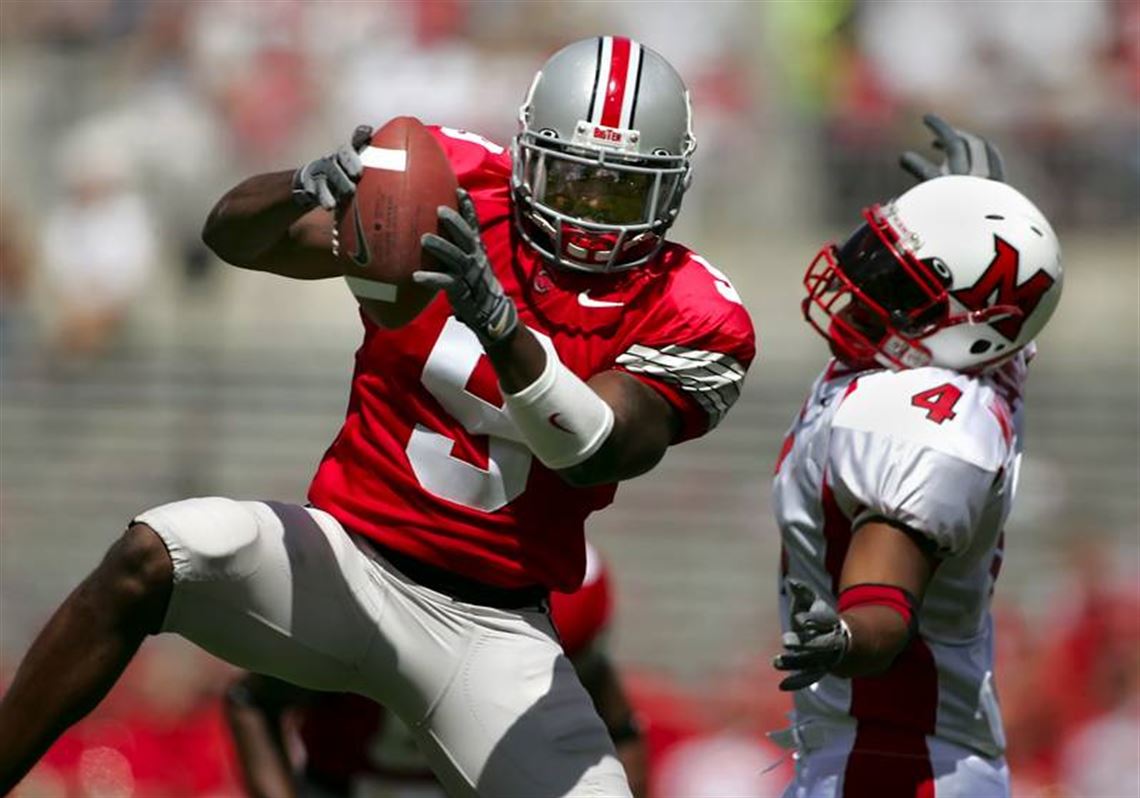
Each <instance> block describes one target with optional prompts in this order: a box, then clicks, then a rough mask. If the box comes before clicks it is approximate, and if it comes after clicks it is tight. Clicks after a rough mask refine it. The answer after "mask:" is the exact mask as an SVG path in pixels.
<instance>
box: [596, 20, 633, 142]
mask: <svg viewBox="0 0 1140 798" xmlns="http://www.w3.org/2000/svg"><path fill="white" fill-rule="evenodd" d="M629 53H630V44H629V39H626V38H625V37H622V36H615V37H614V44H613V52H612V53H611V55H610V76H609V79H608V80H607V82H606V102H605V104H604V105H603V106H602V124H603V125H605V126H606V127H621V105H622V101H623V100H625V89H626V86H625V76H626V73H628V72H629Z"/></svg>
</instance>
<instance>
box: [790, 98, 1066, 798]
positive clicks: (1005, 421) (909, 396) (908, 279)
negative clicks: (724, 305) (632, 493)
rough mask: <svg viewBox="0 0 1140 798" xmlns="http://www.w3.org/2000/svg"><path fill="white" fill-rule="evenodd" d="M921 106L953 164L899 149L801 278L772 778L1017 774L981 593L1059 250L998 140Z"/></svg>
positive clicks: (973, 792)
mask: <svg viewBox="0 0 1140 798" xmlns="http://www.w3.org/2000/svg"><path fill="white" fill-rule="evenodd" d="M927 124H928V125H930V126H931V127H932V128H933V129H934V130H935V132H936V134H937V135H938V139H939V143H940V144H941V145H942V146H941V149H943V150H944V151H945V153H946V155H947V158H946V161H945V163H944V164H943V165H942V166H941V167H935V166H934V165H933V164H931V163H929V162H925V161H924V160H922V159H919V158H917V157H916V156H914V155H908V156H905V157H904V165H905V166H907V168H908V169H909V170H910V171H912V172H914V173H915V174H916V175H917V176H919V178H920V179H922V180H923V182H921V183H920V184H919V185H917V186H915V187H913V188H911V189H910V190H909V191H906V192H905V193H903V194H901V195H900V196H899V197H897V198H895V199H894V200H892V201H891V202H889V203H885V204H883V205H874V206H872V207H870V208H868V209H866V210H865V211H864V212H863V219H864V223H863V224H862V225H861V226H860V227H858V228H857V229H856V230H855V231H854V232H853V233H852V234H851V236H850V237H849V238H848V239H847V241H846V242H844V243H843V244H841V245H839V246H835V245H827V246H825V247H824V248H823V249H822V250H821V251H820V253H819V254H818V255H817V256H816V258H815V260H814V261H813V262H812V264H811V266H809V268H808V271H807V274H806V276H805V278H804V283H805V286H806V287H807V289H808V295H807V298H806V299H805V300H804V302H803V308H804V315H805V317H806V318H807V320H808V321H809V322H811V323H812V325H813V326H814V327H816V329H817V330H818V331H819V332H820V333H822V334H823V335H824V336H825V337H826V338H827V339H828V341H829V343H830V345H831V350H832V353H833V355H834V356H835V357H834V358H833V359H832V360H831V361H830V363H829V364H828V365H827V367H826V368H825V369H824V371H823V373H822V374H821V375H820V376H819V378H818V379H817V380H816V382H815V384H814V385H813V386H812V389H811V393H810V395H809V397H808V399H807V401H806V402H805V403H804V406H803V408H802V410H801V411H800V413H799V416H798V418H797V419H796V421H795V423H794V424H793V426H792V429H791V430H790V432H789V434H788V437H787V439H786V440H785V443H784V447H783V451H782V453H781V456H780V459H779V462H778V465H777V468H776V477H775V480H774V488H773V497H774V507H775V510H776V517H777V522H778V524H779V527H780V531H781V539H782V543H783V546H782V548H783V557H782V561H783V567H782V569H781V570H782V577H783V578H782V589H781V598H780V604H781V610H782V615H783V620H784V635H783V644H784V651H783V652H782V653H781V654H779V655H778V656H777V657H776V660H775V666H776V668H778V669H780V670H782V671H788V672H789V675H788V676H786V678H784V680H783V681H782V682H781V683H780V687H781V689H784V690H791V691H795V713H794V716H793V717H794V725H793V726H792V727H791V728H790V729H789V730H787V731H786V732H785V733H784V734H783V738H784V741H785V742H786V743H787V744H788V745H791V746H794V747H795V748H796V749H797V756H796V774H795V778H794V780H793V782H792V784H791V785H790V786H789V787H788V789H787V790H786V791H785V793H784V795H785V797H786V798H831V797H834V798H840V797H841V796H844V797H846V798H867V797H868V796H875V798H879V797H880V796H881V798H939V796H959V795H969V796H978V798H1002V797H1008V796H1009V794H1010V786H1009V769H1008V768H1007V766H1006V763H1005V758H1004V756H1003V752H1004V749H1005V736H1004V733H1003V731H1002V720H1001V711H1000V707H999V705H998V701H997V696H996V694H995V692H994V686H993V680H994V673H993V667H994V663H993V650H994V645H993V622H992V620H991V617H990V610H989V607H990V599H991V596H992V594H993V590H994V585H995V583H996V580H997V576H998V572H999V570H1000V568H1001V561H1002V550H1003V540H1004V533H1003V526H1004V524H1005V521H1006V519H1007V517H1008V516H1009V512H1010V509H1011V508H1012V505H1013V501H1014V494H1015V491H1016V487H1017V475H1018V471H1019V468H1020V462H1021V449H1022V434H1021V428H1022V425H1021V416H1022V410H1023V402H1022V396H1021V387H1022V382H1023V380H1024V378H1025V376H1026V368H1027V364H1028V361H1029V359H1030V357H1031V356H1032V353H1033V348H1034V344H1033V341H1034V338H1035V337H1036V336H1037V334H1038V333H1040V332H1041V330H1042V329H1043V328H1044V326H1045V324H1046V323H1047V322H1048V320H1049V317H1050V316H1051V315H1052V313H1053V310H1054V308H1055V307H1056V305H1057V302H1058V301H1059V299H1060V296H1061V282H1062V281H1061V254H1060V248H1059V244H1058V242H1057V238H1056V235H1055V234H1054V233H1053V229H1052V228H1051V227H1050V225H1049V222H1048V221H1047V220H1046V218H1045V217H1044V216H1043V215H1042V213H1041V212H1040V211H1039V210H1038V209H1037V208H1036V207H1035V206H1034V205H1033V204H1032V203H1031V202H1030V201H1029V200H1028V199H1026V198H1025V197H1024V196H1023V195H1022V194H1021V193H1019V192H1018V191H1016V190H1015V189H1013V188H1011V187H1010V186H1008V185H1006V184H1004V183H1002V182H1000V181H1001V178H1002V176H1003V173H1002V169H1001V159H1000V157H999V156H998V154H997V151H996V150H995V149H994V148H993V147H992V146H991V145H988V144H987V143H986V142H984V140H982V139H980V138H978V137H977V136H974V135H973V134H970V133H965V132H963V131H958V130H955V129H953V128H951V127H950V126H949V125H946V124H945V123H943V122H942V121H941V120H939V119H937V118H936V117H927Z"/></svg>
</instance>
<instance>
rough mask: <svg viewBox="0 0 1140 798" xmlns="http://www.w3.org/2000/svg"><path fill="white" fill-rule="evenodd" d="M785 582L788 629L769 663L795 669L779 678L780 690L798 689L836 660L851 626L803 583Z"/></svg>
mask: <svg viewBox="0 0 1140 798" xmlns="http://www.w3.org/2000/svg"><path fill="white" fill-rule="evenodd" d="M786 584H787V586H788V591H789V592H790V593H791V598H792V607H791V616H792V617H791V631H789V632H785V633H784V635H783V637H782V638H781V642H782V643H783V644H784V649H785V651H784V653H783V654H778V655H777V656H776V658H775V659H774V660H772V664H773V665H774V666H775V667H776V670H780V671H794V672H793V673H792V675H791V676H788V677H786V678H785V679H784V680H783V681H781V682H780V689H781V690H799V689H801V688H804V687H807V686H808V685H809V684H815V683H816V682H818V681H819V680H820V679H822V678H823V677H824V676H825V675H827V672H828V671H829V670H830V669H831V668H834V667H835V666H836V665H838V664H839V662H840V660H842V659H843V656H844V655H845V654H846V653H847V649H848V647H850V645H851V630H850V629H848V628H847V624H846V623H844V622H843V621H842V620H841V619H840V617H839V615H838V614H837V613H836V612H835V610H834V609H832V608H831V607H829V606H828V605H827V602H825V601H824V600H823V599H821V598H819V597H818V596H816V594H815V591H813V590H812V589H811V588H810V587H808V586H807V585H806V584H804V583H803V582H801V581H799V580H798V579H791V578H789V579H788V580H787V582H786Z"/></svg>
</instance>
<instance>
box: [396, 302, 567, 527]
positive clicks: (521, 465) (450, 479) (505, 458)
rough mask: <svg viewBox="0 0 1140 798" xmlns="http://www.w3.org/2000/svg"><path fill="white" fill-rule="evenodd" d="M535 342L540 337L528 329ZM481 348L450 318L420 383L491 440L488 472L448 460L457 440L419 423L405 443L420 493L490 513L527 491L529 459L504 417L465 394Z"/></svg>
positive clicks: (469, 427) (454, 415) (475, 431)
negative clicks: (536, 337)
mask: <svg viewBox="0 0 1140 798" xmlns="http://www.w3.org/2000/svg"><path fill="white" fill-rule="evenodd" d="M531 332H533V333H534V334H535V335H536V336H538V337H539V338H546V336H545V335H543V334H542V333H540V332H538V331H536V330H531ZM481 357H483V347H482V346H480V344H479V339H477V338H476V337H475V333H473V332H471V330H469V329H468V328H467V327H466V326H464V325H463V323H462V322H460V321H459V320H458V319H456V318H455V317H454V316H452V317H449V318H448V319H447V323H446V324H445V325H444V327H443V331H442V332H440V334H439V338H438V339H437V340H436V342H435V346H433V347H432V350H431V354H430V355H428V359H427V363H426V364H424V371H423V375H422V376H421V378H420V379H421V381H422V382H423V384H424V387H425V388H427V389H428V392H429V393H431V395H432V396H434V397H435V398H436V400H437V401H438V402H439V403H440V404H441V405H443V409H444V410H446V411H447V412H448V413H449V414H450V415H451V416H452V418H454V419H455V420H456V421H458V422H459V423H460V424H462V425H463V429H464V430H466V431H467V432H468V433H469V434H470V435H486V436H488V437H489V438H490V445H489V446H488V457H487V468H486V469H482V468H479V467H478V466H475V465H472V464H471V463H467V462H465V461H463V460H460V459H458V458H455V457H452V455H451V450H452V447H453V446H454V445H455V441H454V440H452V439H451V438H449V437H447V436H446V435H444V434H443V433H440V432H435V431H434V430H430V429H428V428H427V427H425V426H424V425H423V424H416V428H415V429H414V430H412V436H411V438H410V439H409V440H408V446H407V449H406V451H407V455H408V462H409V463H410V464H411V466H412V471H413V472H414V473H415V475H416V479H417V480H419V483H420V485H422V486H423V488H424V490H426V491H428V492H429V493H432V494H434V495H436V496H439V497H440V498H442V499H447V500H448V501H451V502H455V503H456V504H462V505H463V506H464V507H469V508H471V509H473V510H482V511H483V512H485V513H493V512H495V511H496V510H498V509H500V508H502V507H505V506H506V505H507V504H510V503H511V502H512V501H513V500H514V499H516V498H518V496H519V494H521V493H522V492H523V491H524V490H525V489H526V481H527V476H528V475H529V474H530V464H531V459H532V457H533V455H532V454H531V452H530V449H528V448H527V446H526V444H525V443H523V441H522V436H520V435H519V432H518V430H517V429H516V428H515V425H514V424H513V423H512V422H511V420H510V418H508V417H507V414H506V412H505V411H504V410H503V409H502V408H501V407H497V406H496V405H493V404H491V403H490V402H488V401H486V400H485V399H482V398H480V397H478V396H476V395H475V394H473V393H470V392H469V391H467V390H466V388H465V386H466V385H467V382H468V380H470V379H471V375H472V373H473V372H474V371H475V367H476V366H477V365H479V358H481Z"/></svg>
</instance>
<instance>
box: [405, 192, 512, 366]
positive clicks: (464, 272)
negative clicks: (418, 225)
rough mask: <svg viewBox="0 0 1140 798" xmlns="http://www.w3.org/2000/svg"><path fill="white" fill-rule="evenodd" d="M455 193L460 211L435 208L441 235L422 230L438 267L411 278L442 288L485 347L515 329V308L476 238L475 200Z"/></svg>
mask: <svg viewBox="0 0 1140 798" xmlns="http://www.w3.org/2000/svg"><path fill="white" fill-rule="evenodd" d="M456 196H457V197H458V198H459V211H460V212H459V213H456V212H455V211H453V210H452V209H451V208H449V207H447V206H446V205H440V206H439V209H438V211H437V214H438V215H439V223H440V227H441V229H442V232H443V235H442V236H438V235H436V234H435V233H424V235H423V237H422V238H421V239H420V244H421V246H423V248H424V250H425V251H426V252H427V253H428V254H429V255H430V256H431V257H432V258H433V259H434V260H435V262H436V263H438V264H439V270H438V271H417V272H415V273H413V274H412V279H413V280H415V281H416V282H417V283H418V284H420V285H426V286H430V287H432V288H442V289H443V290H444V291H446V292H447V298H448V299H449V300H450V301H451V309H452V311H453V312H454V313H455V317H456V318H458V319H459V320H460V321H461V322H463V323H464V324H466V325H467V326H468V327H470V328H471V329H472V330H473V331H474V333H475V335H477V336H478V337H479V340H480V341H481V342H482V344H483V347H484V348H487V347H489V346H492V345H494V344H497V343H499V342H501V341H505V340H507V339H509V338H510V336H511V334H512V333H514V331H515V328H517V327H518V323H519V314H518V309H517V308H516V307H515V303H514V302H513V301H512V300H511V298H510V297H509V296H507V295H506V293H505V292H504V291H503V286H502V284H501V283H500V282H499V279H498V278H497V277H495V272H494V271H493V270H492V269H491V261H490V260H488V259H487V251H486V250H485V249H484V248H483V239H482V238H480V237H479V217H478V216H476V214H475V203H473V202H472V201H471V197H470V196H468V194H467V192H466V191H464V190H463V189H459V190H458V191H457V192H456Z"/></svg>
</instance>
